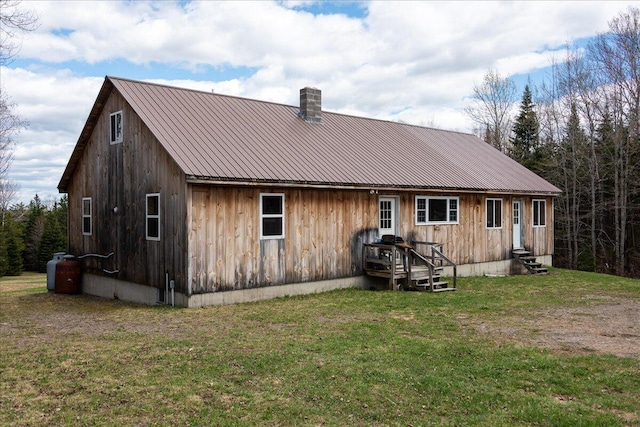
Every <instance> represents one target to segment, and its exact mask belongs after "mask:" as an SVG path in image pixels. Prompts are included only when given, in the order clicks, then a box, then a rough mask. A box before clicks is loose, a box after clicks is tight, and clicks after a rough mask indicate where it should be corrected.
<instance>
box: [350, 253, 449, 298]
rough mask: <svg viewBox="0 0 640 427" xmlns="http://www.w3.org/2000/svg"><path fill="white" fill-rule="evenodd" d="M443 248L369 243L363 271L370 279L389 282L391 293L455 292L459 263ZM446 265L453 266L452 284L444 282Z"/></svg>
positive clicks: (363, 261)
mask: <svg viewBox="0 0 640 427" xmlns="http://www.w3.org/2000/svg"><path fill="white" fill-rule="evenodd" d="M442 246H443V245H442V244H441V243H434V242H418V241H413V242H411V244H405V243H396V244H385V243H366V244H364V245H363V248H362V263H363V265H362V269H363V270H364V272H365V274H367V275H368V276H372V277H381V278H385V279H388V281H389V289H390V290H423V291H431V292H440V291H453V290H456V287H457V284H456V279H457V278H456V264H455V263H454V262H453V261H451V260H450V259H449V258H447V257H446V256H445V255H444V254H443V253H442ZM445 265H451V266H452V267H453V277H452V278H451V280H452V282H451V283H449V282H448V281H443V280H442V271H443V269H444V266H445Z"/></svg>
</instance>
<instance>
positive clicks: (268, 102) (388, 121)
mask: <svg viewBox="0 0 640 427" xmlns="http://www.w3.org/2000/svg"><path fill="white" fill-rule="evenodd" d="M106 78H107V79H109V80H120V81H126V82H131V83H136V84H144V85H151V86H158V87H163V88H166V89H175V90H183V91H188V92H195V93H202V94H207V95H212V96H220V97H225V98H231V99H237V100H240V101H250V102H259V103H263V104H269V105H278V106H281V107H290V108H300V106H299V105H290V104H285V103H283V102H276V101H266V100H263V99H256V98H248V97H243V96H238V95H229V94H224V93H217V92H209V91H206V90H201V89H193V88H186V87H180V86H171V85H169V84H166V83H157V82H153V81H145V80H135V79H128V78H124V77H116V76H109V75H107V76H106ZM322 114H323V115H324V114H329V115H336V116H342V117H351V118H354V119H359V120H371V121H376V122H382V123H393V124H397V125H402V126H409V127H413V128H418V129H429V130H433V131H437V132H443V133H456V134H461V135H474V134H472V133H470V132H462V131H458V130H450V129H440V128H436V127H433V126H424V125H418V124H415V123H406V122H401V121H396V120H390V119H381V118H376V117H366V116H359V115H356V114H349V113H341V112H337V111H327V110H324V109H323V110H322ZM474 136H476V135H474Z"/></svg>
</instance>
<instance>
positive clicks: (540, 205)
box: [533, 200, 547, 227]
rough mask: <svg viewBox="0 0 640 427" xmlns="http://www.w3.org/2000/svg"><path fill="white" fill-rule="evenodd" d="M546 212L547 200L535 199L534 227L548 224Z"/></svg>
mask: <svg viewBox="0 0 640 427" xmlns="http://www.w3.org/2000/svg"><path fill="white" fill-rule="evenodd" d="M546 213H547V201H546V200H534V201H533V226H534V227H546V226H547V218H546Z"/></svg>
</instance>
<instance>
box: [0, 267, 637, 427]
mask: <svg viewBox="0 0 640 427" xmlns="http://www.w3.org/2000/svg"><path fill="white" fill-rule="evenodd" d="M458 286H459V290H458V291H456V292H448V293H440V294H430V293H416V292H389V291H385V292H372V291H362V290H356V289H350V290H341V291H335V292H329V293H324V294H318V295H308V296H302V297H292V298H281V299H277V300H272V301H265V302H259V303H252V304H242V305H235V306H223V307H209V308H204V309H175V308H170V307H145V306H138V305H132V304H125V303H122V302H117V301H105V300H100V299H96V298H92V297H88V296H70V295H60V294H54V293H48V292H47V291H46V284H45V276H44V275H25V276H21V277H19V278H2V279H0V338H1V340H0V351H1V355H0V424H1V425H11V426H31V425H52V426H53V425H56V426H57V425H81V426H82V425H86V426H95V425H105V426H123V425H128V426H134V425H135V426H151V425H183V426H184V425H191V426H193V425H221V426H253V425H268V426H282V425H286V426H290V425H297V426H314V425H339V426H408V425H412V426H432V425H442V426H514V425H515V426H518V425H520V426H529V425H538V426H631V425H638V424H640V410H639V409H638V402H640V374H638V372H640V360H638V359H633V358H620V357H616V356H613V355H608V354H595V353H590V352H585V351H581V352H575V353H571V352H567V351H560V350H557V351H556V350H551V349H543V348H536V347H532V346H527V345H525V344H522V343H515V342H512V341H510V342H507V341H506V340H504V339H503V338H501V337H499V336H494V335H491V334H479V333H478V332H477V331H476V329H474V328H473V327H472V326H471V324H472V323H479V322H491V323H492V324H501V323H504V324H510V322H513V321H514V320H513V319H515V318H527V317H528V316H530V315H531V313H534V312H538V311H539V310H544V309H548V308H557V307H579V306H581V305H584V306H587V305H592V304H594V303H597V302H598V301H600V300H606V299H610V298H612V297H616V298H631V299H633V300H635V301H638V302H640V281H638V280H630V279H623V278H615V277H611V276H603V275H597V274H589V273H581V272H572V271H565V270H553V271H552V274H550V275H548V276H544V277H537V276H518V277H503V278H502V277H501V278H486V277H479V278H462V279H459V285H458Z"/></svg>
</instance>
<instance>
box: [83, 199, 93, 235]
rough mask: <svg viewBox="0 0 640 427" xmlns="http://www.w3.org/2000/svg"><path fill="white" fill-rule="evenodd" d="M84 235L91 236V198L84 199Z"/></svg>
mask: <svg viewBox="0 0 640 427" xmlns="http://www.w3.org/2000/svg"><path fill="white" fill-rule="evenodd" d="M82 234H84V235H85V236H91V197H84V198H82Z"/></svg>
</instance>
